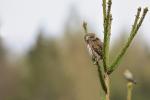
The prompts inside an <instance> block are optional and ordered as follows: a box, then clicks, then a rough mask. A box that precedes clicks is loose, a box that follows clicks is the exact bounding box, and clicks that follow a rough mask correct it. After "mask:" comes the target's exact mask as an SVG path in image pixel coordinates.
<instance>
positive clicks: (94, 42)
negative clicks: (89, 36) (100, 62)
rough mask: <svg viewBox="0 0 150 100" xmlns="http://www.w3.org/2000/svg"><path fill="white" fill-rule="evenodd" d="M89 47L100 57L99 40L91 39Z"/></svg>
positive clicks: (101, 44)
mask: <svg viewBox="0 0 150 100" xmlns="http://www.w3.org/2000/svg"><path fill="white" fill-rule="evenodd" d="M91 46H92V48H93V49H94V51H95V52H96V53H97V54H98V55H100V56H102V48H103V43H102V42H101V41H100V39H99V38H95V39H93V40H92V41H91Z"/></svg>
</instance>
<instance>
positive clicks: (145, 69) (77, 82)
mask: <svg viewBox="0 0 150 100" xmlns="http://www.w3.org/2000/svg"><path fill="white" fill-rule="evenodd" d="M81 23H82V21H80V18H78V15H75V17H74V16H72V14H71V15H70V17H68V20H67V21H66V25H65V27H64V28H65V31H64V32H63V36H62V37H60V38H53V37H45V36H44V35H43V34H44V31H42V29H40V30H39V32H38V36H37V39H36V43H35V45H34V46H32V47H31V48H30V50H29V51H27V52H26V53H25V55H23V56H21V57H19V58H17V57H16V58H15V57H11V58H13V59H15V60H13V61H11V60H10V59H8V58H9V57H10V55H8V54H9V52H8V50H7V49H6V48H5V45H4V44H3V39H2V38H0V100H99V98H100V95H101V94H99V88H100V87H99V79H98V73H97V68H96V67H94V66H93V65H92V62H91V60H90V57H89V56H88V53H87V50H86V46H85V43H84V41H83V36H84V33H83V30H82V29H81V28H82V26H81ZM140 34H143V33H142V32H140ZM118 35H119V36H118V38H117V39H116V41H115V43H114V44H113V45H112V46H111V52H112V53H111V54H112V55H111V59H110V60H112V59H113V58H114V55H115V54H116V53H118V51H119V50H120V47H121V46H122V44H123V43H124V41H125V40H126V39H127V38H126V37H127V32H126V31H125V29H122V31H121V32H120V33H118ZM127 53H128V55H126V56H125V57H124V58H123V60H122V62H121V65H120V67H119V69H117V70H116V71H115V72H114V73H113V74H112V76H111V77H112V82H111V84H112V87H111V90H112V93H111V94H112V95H111V98H112V100H124V99H125V98H126V81H125V80H124V77H123V72H124V70H125V69H127V68H128V69H130V70H131V71H132V72H133V74H134V76H135V78H136V79H137V85H135V87H134V88H135V89H134V91H133V99H134V100H148V99H149V98H150V95H149V92H150V85H149V84H150V80H149V76H150V48H149V47H148V46H147V44H146V43H145V41H144V39H143V38H141V37H137V38H136V39H135V40H134V42H133V43H132V46H131V47H130V48H129V50H128V51H127Z"/></svg>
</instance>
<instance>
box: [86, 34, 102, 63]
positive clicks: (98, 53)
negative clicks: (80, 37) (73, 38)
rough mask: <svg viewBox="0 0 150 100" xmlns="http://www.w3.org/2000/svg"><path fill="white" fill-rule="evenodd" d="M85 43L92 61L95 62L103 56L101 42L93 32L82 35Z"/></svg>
mask: <svg viewBox="0 0 150 100" xmlns="http://www.w3.org/2000/svg"><path fill="white" fill-rule="evenodd" d="M84 40H85V43H86V45H87V49H88V51H89V54H90V56H91V57H92V61H93V62H94V64H96V63H97V62H98V61H100V60H101V59H102V58H103V53H102V49H103V42H101V40H100V39H99V38H98V37H96V34H94V33H86V34H85V36H84Z"/></svg>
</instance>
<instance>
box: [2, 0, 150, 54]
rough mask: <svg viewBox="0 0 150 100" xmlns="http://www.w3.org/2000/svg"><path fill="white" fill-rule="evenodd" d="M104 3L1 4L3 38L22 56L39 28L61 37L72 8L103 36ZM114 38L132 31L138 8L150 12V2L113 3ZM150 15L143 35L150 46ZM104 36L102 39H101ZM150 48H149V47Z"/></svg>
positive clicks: (20, 0) (8, 0)
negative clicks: (146, 8)
mask: <svg viewBox="0 0 150 100" xmlns="http://www.w3.org/2000/svg"><path fill="white" fill-rule="evenodd" d="M101 1H102V0H0V24H1V25H0V33H1V34H0V35H1V37H3V39H4V42H5V44H6V45H7V47H8V48H10V49H11V51H13V52H19V53H21V52H23V51H24V50H26V49H27V48H28V47H29V46H31V45H32V44H33V43H34V39H35V36H36V34H37V31H38V28H39V27H40V25H43V26H42V27H45V29H46V31H47V32H48V33H51V35H53V36H59V35H61V33H62V31H63V28H64V23H65V21H66V18H67V17H68V15H69V11H70V8H71V6H72V5H73V6H74V7H76V10H77V11H78V12H79V15H80V17H81V20H84V21H87V22H89V24H90V26H92V28H93V29H94V31H95V32H96V33H102V32H103V30H102V6H101V5H102V4H101ZM112 1H113V5H112V13H113V27H112V34H113V35H112V38H113V39H115V37H116V36H118V35H119V32H120V30H121V29H123V28H124V27H126V29H127V30H128V31H129V29H130V28H131V25H132V23H133V19H134V16H135V14H136V9H137V8H138V6H141V7H145V6H147V7H148V8H149V9H150V0H112ZM149 28H150V12H149V13H148V15H147V16H146V19H145V21H144V23H143V26H142V27H141V29H140V31H142V32H143V33H142V34H139V36H142V37H144V38H145V40H146V41H147V42H148V43H150V41H149V40H150V30H149ZM100 36H102V35H100ZM149 46H150V44H149Z"/></svg>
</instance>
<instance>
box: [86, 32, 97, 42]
mask: <svg viewBox="0 0 150 100" xmlns="http://www.w3.org/2000/svg"><path fill="white" fill-rule="evenodd" d="M95 38H96V35H95V34H94V33H87V34H85V36H84V40H85V41H86V42H88V41H89V40H91V39H95Z"/></svg>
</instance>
